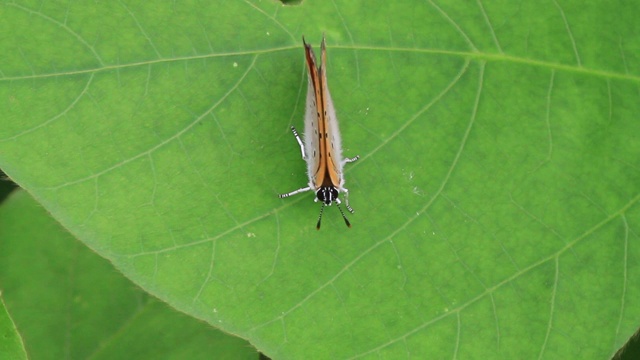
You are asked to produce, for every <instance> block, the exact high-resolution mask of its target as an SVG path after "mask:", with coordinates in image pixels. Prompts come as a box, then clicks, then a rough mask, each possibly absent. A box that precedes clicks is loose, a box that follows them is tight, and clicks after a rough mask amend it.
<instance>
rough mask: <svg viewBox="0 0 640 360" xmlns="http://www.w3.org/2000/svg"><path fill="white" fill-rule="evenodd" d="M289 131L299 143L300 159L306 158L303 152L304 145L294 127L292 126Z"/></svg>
mask: <svg viewBox="0 0 640 360" xmlns="http://www.w3.org/2000/svg"><path fill="white" fill-rule="evenodd" d="M291 132H292V133H293V136H295V137H296V140H297V141H298V145H300V152H301V153H302V159H304V160H306V159H307V155H306V154H305V153H304V145H303V144H302V139H300V135H298V131H297V130H296V128H294V127H293V126H292V127H291Z"/></svg>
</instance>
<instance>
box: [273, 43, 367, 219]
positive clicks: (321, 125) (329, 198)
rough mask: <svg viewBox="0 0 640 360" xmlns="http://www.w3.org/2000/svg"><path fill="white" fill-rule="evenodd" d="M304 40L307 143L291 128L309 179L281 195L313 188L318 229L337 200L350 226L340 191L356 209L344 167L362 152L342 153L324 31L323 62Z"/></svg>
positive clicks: (305, 132) (305, 137)
mask: <svg viewBox="0 0 640 360" xmlns="http://www.w3.org/2000/svg"><path fill="white" fill-rule="evenodd" d="M302 43H303V44H304V52H305V59H306V62H307V70H308V75H309V85H308V87H307V103H306V112H305V121H304V144H303V142H302V140H301V139H300V135H299V134H298V131H296V128H295V127H293V126H292V127H291V131H292V132H293V135H294V136H295V138H296V140H297V141H298V144H299V145H300V150H301V152H302V158H303V159H304V160H305V161H306V162H307V175H308V176H309V183H308V184H307V185H308V186H307V187H304V188H300V189H298V190H294V191H292V192H289V193H286V194H281V195H278V196H279V197H280V198H281V199H282V198H286V197H289V196H293V195H296V194H299V193H302V192H306V191H311V190H313V191H314V192H315V193H316V198H315V200H314V201H316V202H318V201H320V202H321V203H322V207H321V208H320V215H319V216H318V223H317V224H316V229H318V230H320V223H321V221H322V213H323V211H324V207H325V206H330V205H331V204H333V203H334V202H335V203H336V206H337V207H338V210H340V214H342V218H343V219H344V222H345V224H347V226H348V227H351V223H350V222H349V220H348V219H347V217H346V216H345V214H344V211H342V208H341V207H340V204H342V201H341V200H340V198H339V195H340V194H341V193H344V199H345V207H346V208H347V210H349V212H350V213H353V209H352V208H351V206H349V190H347V188H345V187H344V172H343V170H344V165H345V164H347V163H351V162H354V161H356V160H358V159H359V158H360V156H359V155H358V156H356V157H353V158H343V157H342V139H341V138H340V131H339V129H338V119H337V118H336V110H335V108H334V107H333V101H332V100H331V95H330V94H329V87H328V86H327V71H326V69H327V66H326V62H327V52H326V46H325V39H324V35H323V36H322V44H321V45H320V52H321V55H320V61H321V63H320V66H318V64H317V60H316V56H315V54H314V53H313V49H312V48H311V45H309V44H307V42H306V41H305V40H304V37H303V38H302Z"/></svg>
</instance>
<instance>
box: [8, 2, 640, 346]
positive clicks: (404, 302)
mask: <svg viewBox="0 0 640 360" xmlns="http://www.w3.org/2000/svg"><path fill="white" fill-rule="evenodd" d="M639 11H640V3H638V2H634V1H631V2H622V1H619V2H614V3H612V2H605V1H597V2H589V3H585V2H582V1H576V0H568V1H551V2H548V3H539V2H528V3H522V2H507V1H502V2H457V3H446V2H440V1H438V2H436V1H402V2H398V1H390V2H380V3H377V4H375V6H374V5H372V4H371V2H370V1H364V0H357V1H355V0H351V1H339V0H336V1H305V2H303V3H302V4H301V5H299V6H291V7H283V6H282V5H280V4H279V3H276V2H274V1H257V0H247V1H213V2H200V3H185V2H180V3H175V2H166V3H164V4H161V5H158V4H153V5H152V4H149V3H146V2H140V1H131V2H117V3H116V2H106V3H105V2H101V3H97V4H96V3H95V2H92V1H91V2H90V1H84V2H80V3H78V2H74V3H70V4H68V3H64V4H59V3H52V2H44V3H43V2H17V1H16V2H5V3H3V5H2V6H1V7H0V16H1V17H2V18H1V19H0V33H1V34H3V36H2V37H0V51H2V53H3V55H4V58H3V62H2V66H1V67H0V70H1V71H2V73H1V76H2V77H1V78H0V99H3V100H2V101H1V102H0V114H2V117H3V118H2V121H1V123H0V167H2V168H3V169H4V170H5V171H6V172H7V174H9V176H11V177H12V179H14V180H15V181H16V182H18V183H19V184H20V185H21V186H23V187H24V188H25V189H27V190H28V191H29V192H30V193H31V194H32V195H33V196H34V197H36V199H38V200H39V201H40V202H41V203H42V204H43V205H44V206H45V207H46V208H47V209H48V210H49V211H50V212H51V213H52V215H53V216H54V217H55V218H56V219H58V220H59V221H60V222H61V223H62V224H63V225H64V226H65V227H66V228H68V229H69V230H70V231H71V232H72V233H73V234H74V235H76V236H77V237H78V238H79V239H81V240H82V241H83V242H85V243H86V244H87V245H88V246H90V247H91V248H93V249H94V250H95V251H97V252H98V253H100V254H101V255H103V256H105V257H106V258H108V259H109V260H111V261H112V262H113V263H114V265H115V266H116V267H117V268H118V269H119V270H121V271H122V272H123V273H124V274H125V275H127V276H128V277H129V278H131V279H132V280H134V281H135V282H136V283H137V284H139V285H140V286H142V287H143V288H144V289H145V290H147V291H149V292H150V293H152V294H154V295H156V296H158V297H160V298H161V299H163V300H165V301H167V302H168V303H170V304H171V305H173V306H175V307H176V308H177V309H179V310H181V311H183V312H186V313H188V314H191V315H192V316H194V317H197V318H199V319H203V320H205V321H207V322H209V323H211V324H214V325H216V326H218V327H220V328H222V329H224V330H225V331H228V332H232V333H235V334H238V335H240V336H242V337H244V338H247V339H249V340H250V341H251V342H252V343H253V344H254V345H256V346H257V347H258V348H259V349H261V350H263V351H264V352H265V353H266V354H268V355H270V356H273V357H282V358H304V357H308V356H310V354H311V355H313V356H314V357H316V358H349V357H389V358H397V357H408V356H409V355H411V356H414V357H419V358H422V357H432V358H442V357H456V356H457V357H461V358H469V357H475V358H479V357H484V356H489V357H500V358H532V357H541V358H547V357H548V358H568V357H575V356H576V354H579V356H580V357H582V358H608V357H610V356H611V355H612V354H613V353H614V352H615V351H616V350H617V349H618V348H620V346H622V345H623V344H624V343H625V342H626V340H627V339H628V338H629V336H630V335H631V334H632V333H633V332H634V331H635V330H636V329H637V328H638V326H639V325H640V308H639V307H637V306H635V307H634V306H629V304H634V303H637V302H638V301H640V286H639V285H638V284H640V282H639V281H638V279H639V278H640V276H639V275H640V274H639V272H640V262H639V261H638V260H639V256H640V248H638V247H637V246H635V245H634V244H636V243H637V241H638V231H639V230H638V229H637V228H638V221H640V206H638V200H639V199H640V185H639V184H640V165H639V164H638V160H637V159H638V158H640V142H639V141H638V137H637V134H638V133H640V123H639V122H638V121H637V119H636V117H637V114H638V112H639V111H640V105H639V104H640V102H639V101H638V85H639V83H640V73H639V70H638V69H639V65H640V59H639V57H638V54H640V37H638V36H637V34H638V33H640V23H638V21H637V15H636V14H638V12H639ZM323 32H324V33H325V34H326V38H327V44H328V77H329V84H330V88H331V90H332V95H333V98H334V102H335V105H336V108H337V111H338V116H339V119H340V121H341V123H340V124H341V130H342V135H343V144H344V146H345V149H344V152H345V155H347V156H353V155H356V154H360V155H361V159H360V160H359V161H358V162H357V163H355V164H351V166H349V167H348V169H347V174H346V179H347V187H348V188H349V189H350V190H351V204H352V206H353V207H354V208H355V209H356V214H355V215H353V216H351V222H352V223H353V228H352V229H346V228H345V227H344V225H343V224H342V223H341V221H342V220H341V219H340V215H339V214H338V212H337V211H335V209H328V210H327V211H326V214H325V219H324V225H323V229H322V230H321V231H319V232H317V231H316V230H315V228H314V224H315V221H316V216H317V212H318V210H319V206H318V204H314V203H313V202H312V201H311V199H312V195H311V194H307V195H298V197H297V198H291V199H285V200H279V199H277V197H276V195H277V194H278V193H282V192H287V191H291V190H294V189H296V188H299V187H301V186H304V184H305V183H306V182H307V179H306V176H305V174H304V172H305V170H304V169H305V165H304V164H303V162H302V160H301V159H300V154H299V148H298V146H297V144H296V143H295V141H294V139H293V138H292V137H291V135H290V133H289V130H288V128H289V126H290V125H296V126H298V127H301V126H302V120H301V118H302V114H303V112H304V98H305V91H306V74H305V70H304V65H303V61H304V59H303V50H302V46H301V36H302V35H305V36H306V39H307V40H308V41H310V42H311V43H313V44H315V45H316V46H317V44H319V41H320V39H321V36H322V33H323ZM329 210H333V211H329Z"/></svg>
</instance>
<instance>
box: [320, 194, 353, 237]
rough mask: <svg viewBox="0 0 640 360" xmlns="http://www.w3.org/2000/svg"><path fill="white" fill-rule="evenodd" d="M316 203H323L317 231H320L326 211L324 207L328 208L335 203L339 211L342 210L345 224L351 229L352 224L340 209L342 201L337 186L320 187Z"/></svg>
mask: <svg viewBox="0 0 640 360" xmlns="http://www.w3.org/2000/svg"><path fill="white" fill-rule="evenodd" d="M316 201H320V202H322V207H321V208H320V216H318V223H317V224H316V229H318V230H320V222H321V221H322V212H323V211H324V207H325V206H327V205H331V204H333V203H334V202H335V203H336V206H337V207H338V210H340V214H341V215H342V218H343V219H344V223H345V224H346V225H347V226H348V227H351V223H350V222H349V220H348V219H347V217H346V216H345V215H344V212H343V211H342V208H341V207H340V199H338V189H336V187H335V186H322V187H320V189H318V191H316Z"/></svg>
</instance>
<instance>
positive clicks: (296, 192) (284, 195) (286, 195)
mask: <svg viewBox="0 0 640 360" xmlns="http://www.w3.org/2000/svg"><path fill="white" fill-rule="evenodd" d="M309 190H311V187H309V186H307V187H306V188H300V189H298V190H294V191H292V192H290V193H286V194H280V195H278V197H279V198H280V199H284V198H286V197H289V196H293V195H295V194H300V193H302V192H305V191H309Z"/></svg>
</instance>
